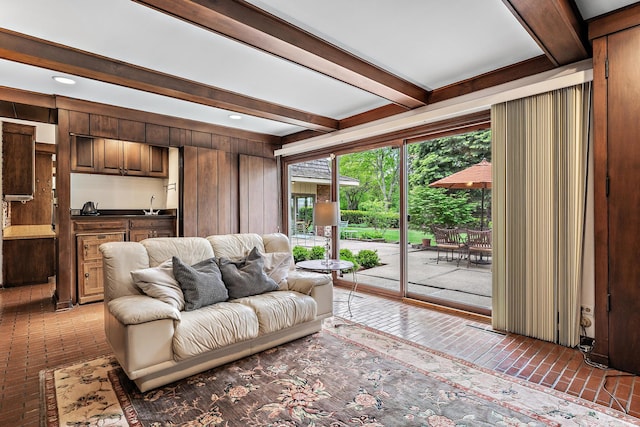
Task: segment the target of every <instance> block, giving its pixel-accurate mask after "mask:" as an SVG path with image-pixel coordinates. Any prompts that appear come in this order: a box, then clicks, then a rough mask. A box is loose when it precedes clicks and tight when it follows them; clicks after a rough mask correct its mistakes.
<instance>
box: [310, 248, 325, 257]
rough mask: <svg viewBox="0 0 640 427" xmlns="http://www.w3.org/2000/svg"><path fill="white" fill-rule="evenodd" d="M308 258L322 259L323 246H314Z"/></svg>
mask: <svg viewBox="0 0 640 427" xmlns="http://www.w3.org/2000/svg"><path fill="white" fill-rule="evenodd" d="M309 259H324V246H314V247H312V248H311V251H310V252H309Z"/></svg>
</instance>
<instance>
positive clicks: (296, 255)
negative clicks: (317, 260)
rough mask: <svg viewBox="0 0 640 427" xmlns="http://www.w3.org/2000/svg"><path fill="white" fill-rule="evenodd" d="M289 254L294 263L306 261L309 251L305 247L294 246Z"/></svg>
mask: <svg viewBox="0 0 640 427" xmlns="http://www.w3.org/2000/svg"><path fill="white" fill-rule="evenodd" d="M291 252H292V253H293V261H294V262H300V261H306V260H308V259H309V250H308V249H307V248H305V247H302V246H294V247H293V249H292V251H291Z"/></svg>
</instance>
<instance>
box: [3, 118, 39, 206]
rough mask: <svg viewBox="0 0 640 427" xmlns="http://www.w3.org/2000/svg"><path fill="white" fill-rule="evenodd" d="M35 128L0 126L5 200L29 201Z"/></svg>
mask: <svg viewBox="0 0 640 427" xmlns="http://www.w3.org/2000/svg"><path fill="white" fill-rule="evenodd" d="M35 135H36V128H35V127H34V126H26V125H20V124H16V123H7V122H5V123H3V124H2V158H3V162H2V193H3V195H4V198H5V200H31V198H32V197H33V189H34V185H35V143H36V137H35Z"/></svg>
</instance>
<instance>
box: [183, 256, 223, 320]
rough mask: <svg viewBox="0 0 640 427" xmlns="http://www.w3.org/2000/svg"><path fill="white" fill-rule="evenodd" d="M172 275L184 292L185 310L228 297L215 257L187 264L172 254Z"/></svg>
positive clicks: (194, 308)
mask: <svg viewBox="0 0 640 427" xmlns="http://www.w3.org/2000/svg"><path fill="white" fill-rule="evenodd" d="M173 275H174V276H175V277H176V279H177V280H178V283H179V284H180V288H182V292H183V293H184V309H185V311H191V310H196V309H198V308H200V307H204V306H207V305H211V304H215V303H217V302H221V301H226V300H227V299H228V298H229V293H228V292H227V288H225V286H224V283H223V282H222V276H221V275H220V269H219V268H218V263H217V262H216V259H215V258H209V259H206V260H204V261H200V262H198V263H196V264H194V265H192V266H189V265H188V264H185V263H184V262H182V261H181V260H180V258H178V257H175V256H174V257H173Z"/></svg>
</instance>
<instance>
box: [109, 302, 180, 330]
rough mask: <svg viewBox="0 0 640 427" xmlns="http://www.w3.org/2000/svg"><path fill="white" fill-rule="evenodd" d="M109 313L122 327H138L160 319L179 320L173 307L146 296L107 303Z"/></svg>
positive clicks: (177, 313) (178, 314) (178, 313)
mask: <svg viewBox="0 0 640 427" xmlns="http://www.w3.org/2000/svg"><path fill="white" fill-rule="evenodd" d="M108 308H109V312H110V313H111V314H112V315H113V316H114V317H115V318H116V319H117V320H118V321H119V322H120V323H122V324H123V325H138V324H140V323H146V322H152V321H154V320H161V319H173V320H180V319H181V317H180V312H179V311H178V309H176V308H175V307H172V306H170V305H169V304H167V303H165V302H162V301H160V300H157V299H155V298H151V297H148V296H146V295H126V296H123V297H120V298H116V299H114V300H111V301H109V304H108Z"/></svg>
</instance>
